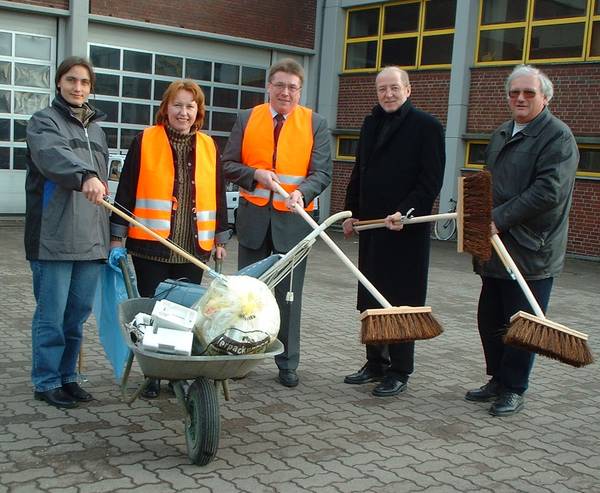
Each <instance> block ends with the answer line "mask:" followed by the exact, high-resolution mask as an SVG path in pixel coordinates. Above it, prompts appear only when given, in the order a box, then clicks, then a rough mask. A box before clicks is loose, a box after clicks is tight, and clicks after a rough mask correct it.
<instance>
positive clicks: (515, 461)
mask: <svg viewBox="0 0 600 493" xmlns="http://www.w3.org/2000/svg"><path fill="white" fill-rule="evenodd" d="M22 235H23V230H22V225H21V224H19V222H6V223H5V224H3V225H0V251H1V252H2V256H1V257H0V280H1V286H2V296H1V297H0V337H1V341H2V349H1V350H0V351H1V354H2V358H1V359H0V369H1V372H0V396H2V397H1V399H0V492H5V491H11V492H36V491H42V492H61V493H65V492H113V491H124V492H125V491H126V492H137V491H140V492H142V491H143V492H144V493H149V492H175V491H177V492H192V491H193V492H209V491H214V492H219V493H224V492H252V493H255V492H324V493H325V492H327V493H329V492H331V493H333V492H354V491H356V492H375V491H377V492H390V493H392V492H417V491H427V492H444V493H447V492H454V491H486V492H487V491H489V492H492V491H493V492H513V491H522V492H528V493H529V492H571V491H575V492H594V491H600V418H599V412H598V411H599V408H600V378H599V373H598V367H599V364H598V363H594V364H592V365H590V366H588V367H586V368H580V369H575V368H571V367H569V366H566V365H564V364H561V363H559V362H556V361H552V360H549V359H546V358H541V357H540V358H538V359H537V361H536V367H535V369H534V372H533V376H532V380H531V386H530V390H529V392H528V393H527V395H526V407H525V410H524V411H523V412H521V413H520V414H518V415H516V416H513V417H508V418H493V417H491V416H489V415H488V414H487V408H488V406H489V404H477V403H469V402H466V401H465V400H464V399H463V396H464V393H465V391H466V390H468V389H469V388H473V387H477V386H479V385H481V384H483V383H484V382H485V381H486V376H485V371H484V365H483V355H482V351H481V346H480V342H479V336H478V333H477V329H476V325H475V312H476V302H477V296H478V291H479V280H478V278H477V277H476V276H475V275H474V274H472V272H471V268H470V257H469V256H468V255H459V254H457V253H456V252H455V249H454V248H455V247H454V245H453V244H452V243H440V242H434V246H433V256H432V261H431V271H430V291H429V303H430V304H431V306H432V307H433V310H434V314H435V315H436V316H437V317H438V319H439V320H440V321H441V322H442V324H443V325H444V327H445V333H444V334H443V335H442V336H440V337H438V338H436V339H434V340H431V341H425V342H419V343H417V351H416V353H417V354H416V371H415V373H414V375H413V376H412V378H411V380H410V382H409V389H408V391H407V392H406V393H405V394H402V395H400V396H398V397H393V398H375V397H372V396H371V394H370V391H371V388H372V385H365V386H350V385H345V384H343V383H342V380H343V377H344V375H345V374H347V373H351V372H353V371H355V370H357V369H358V368H359V367H360V366H361V365H362V364H363V363H364V348H363V346H361V344H360V343H359V335H358V334H359V323H358V316H357V312H356V310H355V308H354V306H355V292H356V282H355V280H354V279H353V277H352V276H351V274H350V272H349V271H347V270H346V268H345V267H344V266H343V265H342V264H341V262H340V261H339V260H338V259H337V258H336V257H335V256H334V255H333V254H332V253H331V251H330V250H328V249H327V247H326V246H325V245H324V244H323V243H322V242H317V244H316V245H315V246H314V247H313V251H312V252H311V256H310V259H309V267H308V272H307V279H306V283H305V296H304V312H303V334H302V357H301V365H300V368H299V375H300V379H301V380H300V385H299V386H298V387H296V388H293V389H288V388H284V387H282V386H281V385H279V384H278V383H277V381H276V374H277V372H276V367H275V365H274V363H273V362H272V361H266V362H264V363H263V364H262V365H261V366H259V367H258V368H257V369H256V370H254V371H253V372H252V373H251V374H250V375H249V376H248V377H247V378H246V379H244V380H240V381H235V382H231V383H230V388H231V393H232V400H231V401H229V402H225V401H224V400H223V399H222V398H221V440H220V447H219V451H218V453H217V457H216V459H215V460H214V461H213V462H211V463H210V464H209V465H208V466H205V467H198V466H194V465H191V464H190V463H189V460H188V458H187V455H186V445H185V438H184V425H183V415H182V413H181V411H180V409H179V406H178V405H177V404H176V401H175V399H174V398H173V397H171V396H170V395H168V394H167V393H166V392H165V391H164V389H163V393H162V395H161V397H160V398H159V399H157V400H155V401H144V400H141V399H139V400H136V401H135V402H134V403H133V404H132V405H127V404H124V403H123V402H121V400H120V394H119V389H118V386H117V385H116V384H115V382H114V379H113V376H112V371H111V368H110V366H109V364H108V362H107V361H106V359H105V357H104V355H103V352H102V348H101V346H100V344H99V342H98V337H97V332H96V328H95V323H94V321H93V319H92V320H90V322H88V324H87V325H86V328H85V331H86V340H85V343H84V355H85V356H84V364H85V375H86V377H87V379H88V380H89V381H88V383H87V384H86V385H85V388H86V389H88V390H90V391H91V392H92V393H93V394H94V396H95V397H96V400H95V401H93V402H91V403H89V404H85V405H82V406H81V407H80V408H78V409H75V410H68V411H64V410H58V409H54V408H52V407H50V406H48V405H47V404H45V403H42V402H38V401H34V400H33V398H32V389H31V384H30V377H29V372H30V359H31V356H30V320H31V314H32V312H33V309H34V301H33V296H32V293H31V274H30V271H29V267H28V265H27V263H26V262H25V260H24V258H23V249H22ZM333 236H334V238H335V240H336V241H337V242H338V244H339V245H340V246H341V247H342V248H343V249H344V250H345V251H346V252H348V254H349V255H350V256H351V257H352V258H354V259H355V258H356V250H357V248H356V247H357V245H356V243H353V242H344V241H343V240H342V239H341V236H340V235H339V234H335V233H334V234H333ZM230 250H231V255H230V257H229V259H228V261H227V262H226V266H225V269H224V270H225V272H226V273H227V272H229V273H231V272H233V271H234V270H235V269H234V265H235V251H234V250H235V248H231V249H230ZM401 281H402V280H401V279H399V280H398V282H401ZM599 287H600V263H596V262H586V261H581V260H569V261H568V263H567V266H566V269H565V272H564V273H563V275H562V276H561V277H559V278H558V280H557V282H556V284H555V288H554V293H553V296H552V299H551V303H550V311H549V314H548V316H549V318H550V319H552V320H555V321H557V322H560V323H563V324H565V325H567V326H569V327H572V328H574V329H577V330H580V331H583V332H587V333H589V335H590V345H591V347H592V350H593V351H594V352H595V354H596V355H600V328H599V324H598V320H599V318H600V303H599V302H598V288H599ZM140 377H141V376H140V374H139V372H138V371H135V372H134V375H132V377H131V378H132V380H134V381H137V379H138V378H140Z"/></svg>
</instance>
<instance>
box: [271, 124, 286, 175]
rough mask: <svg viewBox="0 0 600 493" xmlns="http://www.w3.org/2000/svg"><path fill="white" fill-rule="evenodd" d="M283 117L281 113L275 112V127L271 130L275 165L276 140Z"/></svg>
mask: <svg viewBox="0 0 600 493" xmlns="http://www.w3.org/2000/svg"><path fill="white" fill-rule="evenodd" d="M284 121H285V118H284V117H283V115H282V114H281V113H277V114H276V115H275V128H274V130H273V140H274V141H275V148H274V150H273V166H275V161H276V159H277V141H278V140H279V134H280V133H281V127H283V122H284Z"/></svg>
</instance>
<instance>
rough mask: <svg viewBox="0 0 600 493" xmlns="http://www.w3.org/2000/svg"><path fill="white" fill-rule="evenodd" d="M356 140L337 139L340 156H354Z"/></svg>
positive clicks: (356, 145)
mask: <svg viewBox="0 0 600 493" xmlns="http://www.w3.org/2000/svg"><path fill="white" fill-rule="evenodd" d="M357 147H358V139H348V138H345V137H340V138H339V146H338V152H339V155H340V156H355V155H356V148H357Z"/></svg>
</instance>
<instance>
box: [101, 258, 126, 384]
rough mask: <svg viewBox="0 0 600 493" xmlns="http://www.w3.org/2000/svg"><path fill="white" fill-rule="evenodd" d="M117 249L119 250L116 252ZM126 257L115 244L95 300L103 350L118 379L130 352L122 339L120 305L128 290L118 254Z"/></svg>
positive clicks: (103, 271)
mask: <svg viewBox="0 0 600 493" xmlns="http://www.w3.org/2000/svg"><path fill="white" fill-rule="evenodd" d="M115 250H119V251H118V252H115ZM123 255H124V256H125V258H126V257H127V250H125V249H124V248H113V249H112V250H111V252H110V259H109V262H108V263H107V264H106V265H105V266H104V269H102V274H101V275H100V281H99V285H98V289H97V290H96V298H95V300H94V316H95V317H96V323H97V325H98V335H99V337H100V342H101V344H102V346H103V347H104V352H105V354H106V357H107V359H108V361H109V362H110V364H111V365H112V367H113V371H114V374H115V379H116V381H117V382H120V380H121V377H122V376H123V371H124V369H125V363H126V362H127V358H128V356H129V348H128V347H127V344H126V343H125V340H124V339H123V334H122V331H121V327H120V324H119V315H118V311H117V307H118V306H119V303H121V302H122V301H124V300H126V299H127V298H128V297H127V291H126V289H125V282H124V280H123V274H122V273H121V269H120V268H118V267H117V265H118V260H119V257H121V256H123Z"/></svg>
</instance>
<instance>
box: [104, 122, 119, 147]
mask: <svg viewBox="0 0 600 493" xmlns="http://www.w3.org/2000/svg"><path fill="white" fill-rule="evenodd" d="M102 130H104V133H105V134H106V142H107V143H108V147H109V148H110V149H117V147H118V146H117V133H118V132H117V129H116V128H113V127H102Z"/></svg>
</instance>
